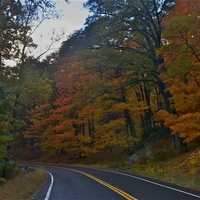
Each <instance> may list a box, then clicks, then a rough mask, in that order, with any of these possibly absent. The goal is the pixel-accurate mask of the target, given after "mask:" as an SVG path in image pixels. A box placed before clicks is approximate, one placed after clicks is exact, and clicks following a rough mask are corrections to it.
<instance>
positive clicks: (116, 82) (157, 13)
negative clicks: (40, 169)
mask: <svg viewBox="0 0 200 200" xmlns="http://www.w3.org/2000/svg"><path fill="white" fill-rule="evenodd" d="M69 3H70V2H69ZM66 6H67V4H66ZM84 6H85V7H86V8H87V9H89V11H90V15H89V17H88V18H87V20H86V22H85V27H84V28H82V29H80V30H78V31H76V32H75V33H73V34H72V35H71V36H70V37H69V38H67V39H66V40H65V41H64V42H63V43H62V45H61V47H60V48H59V50H58V51H55V52H53V53H51V54H50V55H48V56H46V57H45V58H44V59H42V60H41V59H40V57H41V56H43V55H41V56H38V57H37V58H36V57H34V56H33V55H29V54H28V53H27V52H28V49H29V48H30V47H34V48H37V44H34V42H33V40H32V33H33V32H34V28H35V27H34V26H33V24H35V22H38V21H39V22H40V21H41V20H44V19H45V18H46V17H47V16H48V17H53V15H55V13H54V12H55V10H54V2H53V0H52V1H51V0H35V1H32V0H25V1H23V2H21V1H17V0H10V1H2V3H1V5H0V77H1V78H0V163H4V161H5V160H37V161H59V162H68V163H82V162H83V163H85V162H86V163H98V162H102V163H108V162H112V161H113V162H118V163H120V162H121V163H122V162H123V161H124V160H126V161H127V162H128V163H129V164H131V163H142V164H146V163H147V161H149V160H150V161H152V160H154V161H158V160H159V161H160V160H161V161H165V160H170V159H171V158H180V157H181V156H184V155H186V158H187V159H189V160H192V161H193V162H192V161H191V162H189V161H188V160H187V165H189V164H190V163H191V165H192V164H193V163H194V162H195V163H197V164H198V163H200V159H199V156H196V154H195V156H194V155H193V152H195V153H198V155H199V152H200V151H199V147H200V143H199V140H200V124H199V121H200V45H199V42H200V37H199V35H200V15H199V13H200V1H199V0H176V1H175V0H87V2H86V3H85V4H84ZM41 13H42V14H41ZM36 27H37V25H36ZM45 53H46V52H45ZM9 60H15V62H16V66H15V67H9V66H8V63H9ZM191 152H192V153H191ZM186 158H185V157H184V159H186ZM0 165H1V164H0ZM2 165H3V164H2ZM198 166H199V164H198ZM189 167H191V166H189ZM0 168H1V167H0ZM0 176H1V170H0Z"/></svg>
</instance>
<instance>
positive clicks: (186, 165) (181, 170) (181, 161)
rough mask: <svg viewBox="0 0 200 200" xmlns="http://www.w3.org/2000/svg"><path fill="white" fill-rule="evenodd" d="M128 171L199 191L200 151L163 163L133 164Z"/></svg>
mask: <svg viewBox="0 0 200 200" xmlns="http://www.w3.org/2000/svg"><path fill="white" fill-rule="evenodd" d="M130 170H131V172H133V173H135V174H139V175H143V176H148V177H152V178H156V179H158V180H161V181H165V182H169V183H173V184H176V185H179V186H184V187H188V188H191V189H195V190H200V149H197V150H195V151H193V152H189V153H186V154H183V155H181V156H180V155H179V156H178V157H175V158H173V159H172V160H169V161H165V162H159V161H156V162H155V161H149V162H147V163H146V164H138V163H135V164H133V165H132V166H131V169H130Z"/></svg>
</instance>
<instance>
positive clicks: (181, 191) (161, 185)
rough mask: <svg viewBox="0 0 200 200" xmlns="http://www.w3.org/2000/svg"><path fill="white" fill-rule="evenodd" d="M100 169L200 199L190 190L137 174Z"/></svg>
mask: <svg viewBox="0 0 200 200" xmlns="http://www.w3.org/2000/svg"><path fill="white" fill-rule="evenodd" d="M101 171H104V172H111V173H114V174H121V175H124V176H128V177H131V178H134V179H137V180H140V181H143V182H147V183H151V184H153V185H157V186H160V187H163V188H167V189H170V190H174V191H176V192H180V193H183V194H186V195H189V196H193V197H196V198H199V199H200V196H199V195H195V194H192V193H190V192H185V191H183V190H180V189H176V188H173V187H170V186H167V185H164V184H160V183H156V182H153V181H150V180H147V179H144V178H140V177H137V176H134V175H129V174H126V173H123V172H116V171H111V170H101Z"/></svg>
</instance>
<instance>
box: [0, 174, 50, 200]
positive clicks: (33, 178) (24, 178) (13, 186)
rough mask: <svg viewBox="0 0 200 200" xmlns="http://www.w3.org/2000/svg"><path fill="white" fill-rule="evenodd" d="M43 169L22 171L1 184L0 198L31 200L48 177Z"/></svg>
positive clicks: (6, 199) (4, 199)
mask: <svg viewBox="0 0 200 200" xmlns="http://www.w3.org/2000/svg"><path fill="white" fill-rule="evenodd" d="M46 176H47V175H46V174H45V172H44V171H42V170H36V171H32V172H28V173H27V172H23V173H22V172H21V173H19V174H18V175H17V176H16V177H15V178H13V179H10V180H8V181H7V182H5V183H3V184H1V185H0V199H2V200H31V199H32V196H33V194H34V193H35V192H37V191H38V190H39V189H40V188H41V186H42V184H43V183H44V181H45V179H46Z"/></svg>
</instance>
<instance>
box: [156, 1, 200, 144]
mask: <svg viewBox="0 0 200 200" xmlns="http://www.w3.org/2000/svg"><path fill="white" fill-rule="evenodd" d="M199 9H200V4H199V1H196V0H190V1H188V0H182V1H177V6H176V8H175V9H174V10H173V11H172V12H171V14H170V15H169V16H168V17H167V18H166V22H165V24H166V29H165V32H164V34H163V37H164V39H165V43H166V44H165V45H164V46H163V48H162V49H161V54H162V55H163V56H164V58H165V62H166V70H167V73H165V74H163V79H164V80H165V82H166V84H167V85H168V86H169V90H170V92H171V94H172V98H171V102H172V105H173V108H174V112H173V113H168V112H166V111H160V113H159V118H160V119H161V120H163V121H164V124H165V125H166V126H167V127H169V128H170V129H171V130H172V132H173V133H174V134H175V135H178V136H179V137H181V138H183V140H184V141H185V142H187V143H189V142H193V141H198V140H199V135H200V134H199V122H198V121H199V116H200V115H199V90H200V88H199V83H200V82H199V80H200V72H199V64H200V59H199V55H200V49H199V45H198V43H199V30H200V21H199Z"/></svg>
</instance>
